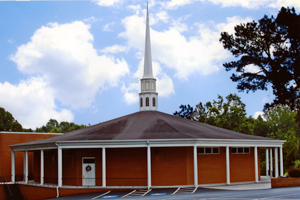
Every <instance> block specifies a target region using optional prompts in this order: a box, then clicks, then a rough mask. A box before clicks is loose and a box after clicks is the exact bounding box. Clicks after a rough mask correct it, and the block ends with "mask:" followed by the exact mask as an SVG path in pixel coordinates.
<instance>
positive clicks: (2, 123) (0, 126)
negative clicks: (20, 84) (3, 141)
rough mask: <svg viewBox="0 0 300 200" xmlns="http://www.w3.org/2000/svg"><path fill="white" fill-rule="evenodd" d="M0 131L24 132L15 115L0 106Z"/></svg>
mask: <svg viewBox="0 0 300 200" xmlns="http://www.w3.org/2000/svg"><path fill="white" fill-rule="evenodd" d="M0 131H17V132H22V131H23V129H22V125H21V124H20V123H19V122H18V121H17V120H15V119H14V117H13V115H12V114H11V113H10V112H8V111H5V109H4V108H2V107H0Z"/></svg>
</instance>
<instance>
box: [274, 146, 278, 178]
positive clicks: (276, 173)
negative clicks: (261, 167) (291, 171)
mask: <svg viewBox="0 0 300 200" xmlns="http://www.w3.org/2000/svg"><path fill="white" fill-rule="evenodd" d="M274 150H275V178H278V148H277V147H276V148H275V149H274Z"/></svg>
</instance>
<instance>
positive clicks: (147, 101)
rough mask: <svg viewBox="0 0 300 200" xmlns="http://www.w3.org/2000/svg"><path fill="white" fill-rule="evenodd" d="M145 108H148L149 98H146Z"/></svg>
mask: <svg viewBox="0 0 300 200" xmlns="http://www.w3.org/2000/svg"><path fill="white" fill-rule="evenodd" d="M146 106H149V97H146Z"/></svg>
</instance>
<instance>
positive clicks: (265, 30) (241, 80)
mask: <svg viewBox="0 0 300 200" xmlns="http://www.w3.org/2000/svg"><path fill="white" fill-rule="evenodd" d="M234 29H235V32H234V34H229V33H227V32H222V33H221V38H220V42H222V44H223V47H224V48H225V49H227V50H229V51H230V52H231V53H232V54H233V55H234V56H235V57H237V60H235V61H231V62H226V63H224V64H223V66H224V67H225V69H226V71H230V70H232V69H235V70H236V73H235V74H232V76H231V80H232V81H234V82H237V89H238V90H239V91H246V92H249V91H253V92H254V91H256V90H267V89H268V86H271V87H272V89H273V94H274V95H275V100H274V102H273V104H286V103H287V101H288V102H289V103H290V104H293V103H294V100H295V99H297V98H298V97H299V93H298V90H299V87H300V68H299V64H300V31H299V30H300V15H297V14H296V12H295V9H294V8H292V9H289V8H284V7H282V8H281V10H280V12H279V13H278V15H277V17H276V19H275V18H274V17H273V16H271V17H268V16H266V15H265V16H264V17H263V18H262V19H260V20H259V21H258V22H255V21H253V22H248V23H246V24H245V23H242V24H240V25H237V26H235V28H234ZM253 67H256V70H253ZM250 68H252V70H249V69H250ZM269 106H270V105H269V104H267V105H266V106H265V108H266V107H269Z"/></svg>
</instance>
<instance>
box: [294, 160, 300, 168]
mask: <svg viewBox="0 0 300 200" xmlns="http://www.w3.org/2000/svg"><path fill="white" fill-rule="evenodd" d="M294 167H295V168H300V160H295V166H294Z"/></svg>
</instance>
